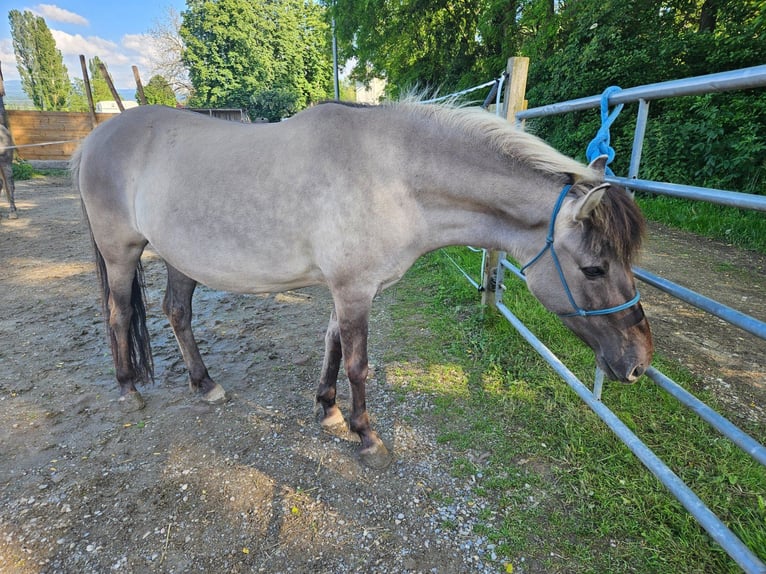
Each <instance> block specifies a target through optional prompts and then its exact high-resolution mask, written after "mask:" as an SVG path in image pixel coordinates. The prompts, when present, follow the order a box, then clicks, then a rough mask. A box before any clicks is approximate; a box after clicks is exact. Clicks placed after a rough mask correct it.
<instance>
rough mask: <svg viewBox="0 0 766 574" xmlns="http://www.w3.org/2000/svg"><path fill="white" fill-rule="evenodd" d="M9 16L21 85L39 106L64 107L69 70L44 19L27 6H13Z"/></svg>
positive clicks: (60, 108) (43, 107)
mask: <svg viewBox="0 0 766 574" xmlns="http://www.w3.org/2000/svg"><path fill="white" fill-rule="evenodd" d="M8 20H9V21H10V25H11V36H12V37H13V51H14V53H15V54H16V65H17V68H18V70H19V75H20V76H21V85H22V88H23V89H24V91H25V92H26V94H27V95H28V96H29V97H30V99H31V100H32V102H33V103H34V105H35V107H37V108H40V109H42V110H62V109H65V108H66V107H67V104H68V100H69V95H70V91H71V86H70V83H69V74H68V73H67V69H66V67H65V66H64V60H63V58H62V56H61V52H60V51H59V50H58V49H56V42H55V40H54V39H53V35H52V34H51V31H50V30H49V29H48V25H47V24H46V23H45V20H44V19H43V18H42V17H41V16H35V15H34V14H32V12H29V11H27V10H25V11H24V12H20V11H19V10H11V11H10V12H8Z"/></svg>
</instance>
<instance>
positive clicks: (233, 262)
mask: <svg viewBox="0 0 766 574" xmlns="http://www.w3.org/2000/svg"><path fill="white" fill-rule="evenodd" d="M152 246H153V247H154V249H155V250H156V251H157V254H158V255H159V256H160V257H162V258H163V259H164V260H165V261H167V262H168V263H169V264H170V265H172V266H173V267H175V268H176V269H178V270H179V271H181V272H182V273H183V274H184V275H187V276H188V277H191V278H192V279H194V280H195V281H197V282H199V283H202V284H203V285H206V286H208V287H210V288H212V289H217V290H220V291H231V292H235V293H267V292H277V291H285V290H288V289H297V288H299V287H307V286H309V285H316V284H318V283H324V277H323V275H322V272H321V270H320V269H319V268H318V267H317V266H316V265H315V264H314V262H313V261H312V260H311V258H309V257H307V256H306V254H304V253H286V252H285V251H281V252H276V253H272V254H268V255H265V254H263V253H255V252H249V253H248V252H245V253H240V252H234V251H231V250H225V249H210V248H207V249H206V248H203V247H202V246H200V245H196V246H195V247H196V248H193V249H190V248H175V249H173V248H170V249H168V248H167V247H168V246H163V245H162V244H160V245H156V244H154V243H152Z"/></svg>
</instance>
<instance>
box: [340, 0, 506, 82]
mask: <svg viewBox="0 0 766 574" xmlns="http://www.w3.org/2000/svg"><path fill="white" fill-rule="evenodd" d="M517 3H518V2H515V1H510V2H509V1H499V0H436V1H431V0H401V1H400V2H390V1H388V0H336V1H335V2H334V3H333V7H332V11H333V15H334V17H335V24H336V32H337V36H338V41H339V45H340V50H341V53H342V55H343V56H344V57H345V58H346V59H349V58H351V57H355V58H356V60H357V62H358V63H357V64H356V66H355V68H354V70H353V71H352V76H353V77H354V78H355V79H357V80H359V81H363V82H366V81H369V80H370V79H372V78H385V79H386V80H387V81H388V84H389V89H390V91H391V92H392V95H394V96H396V95H397V94H398V93H399V92H400V91H402V90H407V89H409V88H412V87H415V86H421V87H429V88H440V89H442V91H444V89H445V88H446V89H448V90H452V89H460V88H465V87H469V86H471V85H474V84H475V83H478V81H481V80H485V79H486V77H487V75H489V76H490V77H492V76H497V75H498V74H499V73H500V72H501V71H502V70H503V69H505V61H504V60H503V55H502V54H503V52H504V50H502V49H501V48H502V46H503V44H504V42H505V41H506V39H508V38H511V39H512V38H513V37H514V36H513V34H512V32H513V30H514V29H515V16H516V4H517ZM500 33H502V34H503V37H502V38H501V37H500ZM506 57H507V56H506ZM485 64H488V66H487V65H485ZM487 67H490V68H492V69H491V70H488V69H486V68H487Z"/></svg>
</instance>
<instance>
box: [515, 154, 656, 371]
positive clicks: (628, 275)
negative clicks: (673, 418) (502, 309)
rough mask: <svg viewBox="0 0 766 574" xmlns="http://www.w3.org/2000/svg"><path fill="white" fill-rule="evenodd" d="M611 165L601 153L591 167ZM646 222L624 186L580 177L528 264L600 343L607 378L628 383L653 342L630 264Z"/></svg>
mask: <svg viewBox="0 0 766 574" xmlns="http://www.w3.org/2000/svg"><path fill="white" fill-rule="evenodd" d="M604 165H605V164H604V158H599V159H597V160H595V161H594V162H593V163H592V164H591V168H593V169H595V170H599V171H600V172H602V173H603V169H604ZM644 227H645V224H644V219H643V216H642V215H641V213H640V211H639V209H638V207H637V206H636V204H635V202H634V201H633V199H632V198H631V197H630V196H629V195H628V193H627V192H626V191H625V189H623V188H621V187H618V186H613V185H610V184H608V183H600V184H595V185H594V184H593V183H588V184H585V183H577V182H574V183H573V184H572V185H567V186H565V187H564V189H562V190H561V192H560V196H559V200H558V202H557V204H556V207H555V208H554V210H553V214H552V217H551V220H550V223H549V227H548V236H547V243H545V244H544V246H542V245H541V249H540V252H539V253H538V255H537V256H536V257H534V258H533V259H532V260H530V261H529V262H527V264H526V265H525V266H524V268H523V272H524V273H525V275H526V277H527V284H528V286H529V289H530V290H531V291H532V293H533V294H534V295H535V297H537V298H538V299H539V300H540V301H541V302H542V303H543V305H545V307H546V308H548V309H549V310H550V311H552V312H554V313H556V314H557V315H558V316H559V317H561V320H562V321H563V322H564V324H565V325H566V326H567V327H569V328H570V329H571V330H572V331H574V333H575V334H577V336H578V337H580V338H581V339H582V340H583V341H585V342H586V343H587V344H588V345H589V346H590V347H591V348H592V349H593V351H594V353H595V354H596V361H597V363H598V365H599V367H601V369H602V370H603V371H604V373H605V374H606V376H607V377H608V378H610V379H616V380H619V381H622V382H625V383H630V382H634V381H635V380H636V379H637V378H638V377H640V376H641V375H642V374H643V373H644V371H645V370H646V369H647V367H648V366H649V364H650V363H651V360H652V353H653V350H654V345H653V343H652V335H651V332H650V330H649V323H648V321H647V319H646V317H645V316H644V311H643V309H642V307H641V303H640V302H639V300H638V292H637V290H636V285H635V279H634V277H633V273H632V271H631V261H632V260H633V259H634V258H635V255H636V253H637V251H638V248H639V246H640V243H641V238H642V236H643V233H644Z"/></svg>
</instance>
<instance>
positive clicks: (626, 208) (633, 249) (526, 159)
mask: <svg viewBox="0 0 766 574" xmlns="http://www.w3.org/2000/svg"><path fill="white" fill-rule="evenodd" d="M397 105H400V106H404V107H406V108H407V109H408V110H411V113H414V114H430V116H431V117H432V118H433V119H434V120H436V121H439V122H442V123H443V124H445V125H448V126H451V127H454V128H455V129H459V130H462V131H463V132H464V133H465V134H466V136H467V137H468V138H470V139H480V140H481V141H484V142H487V143H488V144H489V145H490V146H491V147H492V148H494V149H495V150H496V151H498V152H499V153H501V154H503V155H505V156H507V157H509V158H511V159H513V160H516V161H519V162H523V163H525V164H527V165H529V166H530V167H532V168H533V169H535V170H538V171H540V172H542V173H546V174H551V175H569V176H571V178H572V179H573V183H575V184H577V183H582V184H585V185H587V186H592V185H597V184H600V183H602V182H603V179H604V177H603V174H602V173H599V172H598V171H596V170H594V169H591V168H589V167H588V166H586V165H583V164H581V163H580V162H578V161H576V160H574V159H572V158H570V157H567V156H566V155H564V154H562V153H560V152H559V151H557V150H556V149H555V148H553V147H552V146H550V145H549V144H547V143H546V142H545V141H543V140H542V139H540V138H538V137H537V136H535V135H532V134H530V133H527V132H525V131H522V130H520V129H518V128H516V127H515V126H513V125H512V124H511V123H510V122H508V121H507V120H505V119H503V118H500V117H498V116H496V115H495V114H491V113H488V112H487V111H485V110H483V109H481V108H465V107H456V106H453V105H450V104H446V105H423V104H418V103H417V102H413V101H406V102H404V103H400V104H397ZM469 141H470V140H469ZM467 145H470V143H468V144H467ZM645 230H646V224H645V221H644V218H643V215H642V214H641V211H640V210H639V208H638V206H637V205H636V202H635V201H633V198H632V197H631V196H630V195H629V194H628V193H627V191H625V189H624V188H622V187H619V186H614V185H613V186H611V187H610V188H609V189H608V190H607V192H606V193H605V194H604V199H603V200H602V201H601V203H600V204H599V205H598V207H597V208H596V209H595V210H594V212H593V213H592V215H591V217H590V218H589V219H588V221H587V222H585V235H584V238H583V241H585V242H586V244H587V246H588V248H589V250H591V251H594V252H599V251H600V250H602V249H604V248H605V247H606V246H609V248H610V249H612V250H614V253H615V255H616V256H617V257H618V258H619V259H620V260H621V261H622V262H624V263H627V264H630V263H631V262H632V261H633V260H634V259H635V258H636V256H637V254H638V251H639V249H640V247H641V241H642V239H643V236H644V234H645Z"/></svg>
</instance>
